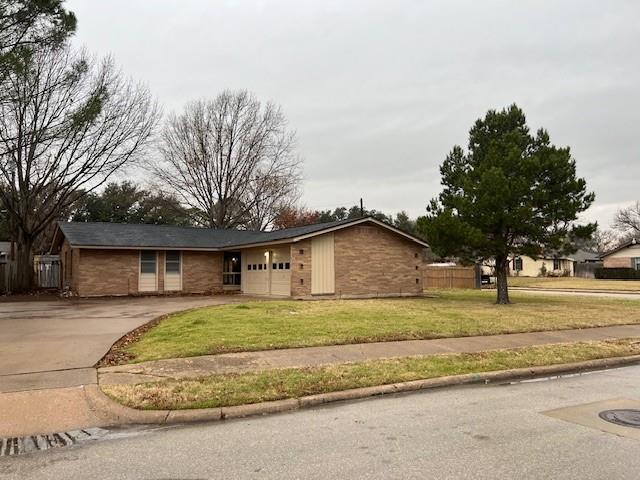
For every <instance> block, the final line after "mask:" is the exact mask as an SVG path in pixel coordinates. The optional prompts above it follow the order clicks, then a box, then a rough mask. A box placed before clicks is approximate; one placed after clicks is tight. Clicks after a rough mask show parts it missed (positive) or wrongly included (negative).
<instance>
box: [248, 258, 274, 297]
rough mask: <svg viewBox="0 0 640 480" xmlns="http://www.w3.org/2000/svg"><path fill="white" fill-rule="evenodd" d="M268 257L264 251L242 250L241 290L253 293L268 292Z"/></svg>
mask: <svg viewBox="0 0 640 480" xmlns="http://www.w3.org/2000/svg"><path fill="white" fill-rule="evenodd" d="M268 261H269V259H268V257H267V256H266V255H265V254H264V251H256V250H251V251H247V252H242V263H243V268H242V283H243V284H244V288H243V291H244V292H245V293H251V294H253V295H267V294H269V268H268V267H269V263H268Z"/></svg>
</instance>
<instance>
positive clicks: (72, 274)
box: [60, 239, 80, 293]
mask: <svg viewBox="0 0 640 480" xmlns="http://www.w3.org/2000/svg"><path fill="white" fill-rule="evenodd" d="M60 264H61V265H62V270H61V272H60V288H62V289H65V288H67V287H68V288H69V289H70V290H71V291H72V292H74V293H77V292H78V277H79V275H78V267H79V265H80V250H78V249H77V248H71V247H70V246H69V242H68V241H67V240H66V239H65V240H64V242H63V243H62V247H61V248H60Z"/></svg>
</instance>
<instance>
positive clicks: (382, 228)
mask: <svg viewBox="0 0 640 480" xmlns="http://www.w3.org/2000/svg"><path fill="white" fill-rule="evenodd" d="M427 247H428V246H427V244H426V243H425V242H424V241H422V240H420V239H419V238H416V237H414V236H412V235H410V234H408V233H406V232H404V231H402V230H399V229H397V228H395V227H393V226H391V225H388V224H386V223H383V222H381V221H379V220H376V219H374V218H370V217H366V218H360V219H355V220H344V221H339V222H331V223H324V224H318V225H309V226H305V227H296V228H289V229H285V230H279V231H274V232H256V231H243V230H221V229H204V228H189V227H177V226H166V225H134V224H116V223H82V222H67V223H64V222H61V223H59V224H58V227H57V228H56V232H55V234H54V239H53V243H52V249H51V250H52V253H59V254H60V260H61V264H62V272H61V287H62V288H63V289H68V290H71V291H72V292H73V293H74V294H77V295H80V296H100V295H136V294H145V295H146V294H164V293H219V292H223V291H225V290H238V291H241V292H243V293H248V294H258V295H280V296H293V297H309V296H312V295H336V296H378V295H417V294H421V293H422V291H423V285H422V276H421V266H422V258H423V250H424V249H425V248H427Z"/></svg>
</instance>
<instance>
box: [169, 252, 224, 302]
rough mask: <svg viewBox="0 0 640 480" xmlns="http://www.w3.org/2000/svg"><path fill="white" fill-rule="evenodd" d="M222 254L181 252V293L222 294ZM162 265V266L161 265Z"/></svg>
mask: <svg viewBox="0 0 640 480" xmlns="http://www.w3.org/2000/svg"><path fill="white" fill-rule="evenodd" d="M222 260H223V253H222V252H187V251H183V252H182V291H183V292H185V293H219V292H222ZM163 265H164V264H163Z"/></svg>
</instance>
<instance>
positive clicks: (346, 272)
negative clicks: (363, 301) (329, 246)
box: [334, 225, 423, 295]
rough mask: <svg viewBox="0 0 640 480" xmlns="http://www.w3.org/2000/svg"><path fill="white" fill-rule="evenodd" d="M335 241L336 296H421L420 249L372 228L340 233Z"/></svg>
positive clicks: (398, 236) (361, 226)
mask: <svg viewBox="0 0 640 480" xmlns="http://www.w3.org/2000/svg"><path fill="white" fill-rule="evenodd" d="M334 238H335V263H336V264H335V269H336V285H335V286H336V292H335V293H336V295H392V294H419V293H422V275H421V270H420V268H421V266H422V250H423V249H422V248H421V247H420V246H419V245H417V244H415V243H413V242H411V241H409V240H407V239H405V238H403V237H401V236H400V235H398V234H396V233H393V232H391V231H389V230H386V229H384V228H382V227H378V226H370V225H356V226H353V227H350V228H346V229H344V230H338V231H336V232H335V234H334ZM416 267H418V268H417V269H416ZM416 279H417V282H416Z"/></svg>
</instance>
